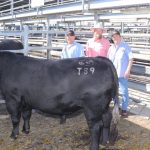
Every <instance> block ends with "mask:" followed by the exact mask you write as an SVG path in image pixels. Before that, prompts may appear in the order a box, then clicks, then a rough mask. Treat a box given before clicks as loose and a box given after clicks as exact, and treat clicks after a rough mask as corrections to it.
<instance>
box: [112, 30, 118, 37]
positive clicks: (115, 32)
mask: <svg viewBox="0 0 150 150" xmlns="http://www.w3.org/2000/svg"><path fill="white" fill-rule="evenodd" d="M115 34H117V35H119V36H120V32H119V31H118V30H114V31H112V33H111V36H113V35H115Z"/></svg>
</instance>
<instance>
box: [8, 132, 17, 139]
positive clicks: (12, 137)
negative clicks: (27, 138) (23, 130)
mask: <svg viewBox="0 0 150 150" xmlns="http://www.w3.org/2000/svg"><path fill="white" fill-rule="evenodd" d="M17 137H18V135H15V134H13V133H12V134H11V135H10V138H11V139H13V140H16V139H17Z"/></svg>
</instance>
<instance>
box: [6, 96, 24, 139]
mask: <svg viewBox="0 0 150 150" xmlns="http://www.w3.org/2000/svg"><path fill="white" fill-rule="evenodd" d="M6 106H7V110H8V112H9V114H10V115H11V120H12V125H13V129H12V133H11V136H10V137H11V138H13V139H16V138H17V136H18V135H19V123H20V117H21V110H20V104H19V103H18V102H17V101H16V100H12V99H11V100H8V99H7V100H6Z"/></svg>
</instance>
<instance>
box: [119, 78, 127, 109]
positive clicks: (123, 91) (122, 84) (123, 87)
mask: <svg viewBox="0 0 150 150" xmlns="http://www.w3.org/2000/svg"><path fill="white" fill-rule="evenodd" d="M119 93H120V95H121V98H122V105H121V106H122V110H127V109H128V103H129V95H128V79H126V78H123V77H121V78H119Z"/></svg>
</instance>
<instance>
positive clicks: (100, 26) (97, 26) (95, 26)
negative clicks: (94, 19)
mask: <svg viewBox="0 0 150 150" xmlns="http://www.w3.org/2000/svg"><path fill="white" fill-rule="evenodd" d="M92 28H93V29H94V28H99V29H104V27H103V25H102V24H101V23H100V22H99V23H94V26H93V27H92Z"/></svg>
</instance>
